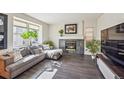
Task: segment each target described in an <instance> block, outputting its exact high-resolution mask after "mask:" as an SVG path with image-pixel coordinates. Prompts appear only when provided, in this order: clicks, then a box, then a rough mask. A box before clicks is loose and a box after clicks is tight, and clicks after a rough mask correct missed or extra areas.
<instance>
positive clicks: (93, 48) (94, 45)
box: [86, 40, 100, 59]
mask: <svg viewBox="0 0 124 93" xmlns="http://www.w3.org/2000/svg"><path fill="white" fill-rule="evenodd" d="M86 47H87V48H88V50H89V52H91V54H92V59H95V57H96V54H97V53H98V52H99V51H100V41H99V40H92V41H89V42H87V43H86Z"/></svg>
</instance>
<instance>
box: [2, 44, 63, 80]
mask: <svg viewBox="0 0 124 93" xmlns="http://www.w3.org/2000/svg"><path fill="white" fill-rule="evenodd" d="M46 51H47V52H46ZM49 51H50V53H49ZM20 54H21V55H22V58H21V59H19V60H17V61H13V60H9V61H6V62H7V63H6V62H5V64H8V63H9V64H8V65H6V66H5V68H4V69H5V71H3V72H2V73H3V74H2V73H0V74H1V75H0V76H2V77H5V78H15V77H16V76H18V75H19V74H21V73H23V72H24V71H26V70H27V69H29V68H31V67H32V66H34V65H36V64H38V63H39V62H41V61H42V60H44V59H45V58H50V59H58V58H59V57H60V56H61V55H62V51H61V53H60V50H42V49H41V47H39V46H32V47H28V48H24V49H22V50H21V51H20ZM50 55H52V56H50ZM15 56H17V55H15ZM4 73H7V74H4Z"/></svg>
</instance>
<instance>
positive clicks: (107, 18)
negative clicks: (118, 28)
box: [96, 13, 124, 39]
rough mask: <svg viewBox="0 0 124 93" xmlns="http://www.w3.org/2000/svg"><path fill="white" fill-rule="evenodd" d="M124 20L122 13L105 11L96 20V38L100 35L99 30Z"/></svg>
mask: <svg viewBox="0 0 124 93" xmlns="http://www.w3.org/2000/svg"><path fill="white" fill-rule="evenodd" d="M123 22H124V13H105V14H103V15H102V16H100V17H99V18H98V20H97V33H96V36H97V39H100V37H101V34H100V32H101V30H103V29H106V28H109V27H112V26H115V25H117V24H120V23H123Z"/></svg>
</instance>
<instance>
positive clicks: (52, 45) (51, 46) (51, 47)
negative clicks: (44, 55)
mask: <svg viewBox="0 0 124 93" xmlns="http://www.w3.org/2000/svg"><path fill="white" fill-rule="evenodd" d="M43 44H44V45H49V47H50V49H53V48H54V43H53V41H50V40H49V41H44V42H43Z"/></svg>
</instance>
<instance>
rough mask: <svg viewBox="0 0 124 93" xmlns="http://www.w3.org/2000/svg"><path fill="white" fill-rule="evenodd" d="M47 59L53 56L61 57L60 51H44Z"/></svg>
mask: <svg viewBox="0 0 124 93" xmlns="http://www.w3.org/2000/svg"><path fill="white" fill-rule="evenodd" d="M44 52H45V53H46V54H47V56H48V57H50V58H52V57H53V56H54V55H62V54H63V51H62V49H54V50H45V51H44Z"/></svg>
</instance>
